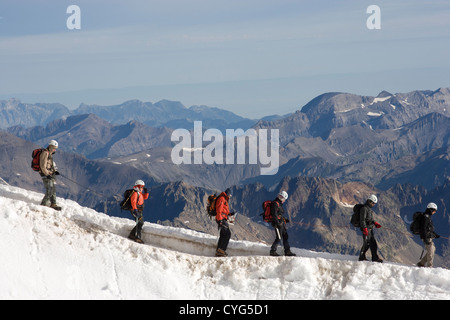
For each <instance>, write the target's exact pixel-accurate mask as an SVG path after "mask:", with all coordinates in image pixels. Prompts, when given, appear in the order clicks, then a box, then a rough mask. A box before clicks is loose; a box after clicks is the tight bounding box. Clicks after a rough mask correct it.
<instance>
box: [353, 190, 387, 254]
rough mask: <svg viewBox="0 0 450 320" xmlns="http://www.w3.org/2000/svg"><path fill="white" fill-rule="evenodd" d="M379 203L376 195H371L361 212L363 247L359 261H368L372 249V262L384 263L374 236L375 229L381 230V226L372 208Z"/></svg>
mask: <svg viewBox="0 0 450 320" xmlns="http://www.w3.org/2000/svg"><path fill="white" fill-rule="evenodd" d="M377 202H378V199H377V197H376V196H375V195H371V196H370V197H369V198H368V199H367V201H366V203H365V204H364V206H363V207H362V208H361V210H360V227H361V231H362V233H363V245H362V247H361V252H360V254H359V261H367V259H366V252H367V250H369V248H370V252H371V254H372V261H374V262H383V260H382V259H381V258H380V257H379V256H378V245H377V241H376V240H375V237H374V234H373V227H375V228H377V229H378V228H381V225H380V224H379V223H378V222H376V221H375V220H374V218H373V214H374V212H373V211H372V208H373V206H375V205H376V204H377Z"/></svg>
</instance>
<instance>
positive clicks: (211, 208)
mask: <svg viewBox="0 0 450 320" xmlns="http://www.w3.org/2000/svg"><path fill="white" fill-rule="evenodd" d="M217 198H218V197H217V196H216V195H215V194H211V195H210V196H209V197H208V204H207V205H206V211H207V212H208V215H209V217H210V218H212V217H215V216H216V214H217V213H216V200H217Z"/></svg>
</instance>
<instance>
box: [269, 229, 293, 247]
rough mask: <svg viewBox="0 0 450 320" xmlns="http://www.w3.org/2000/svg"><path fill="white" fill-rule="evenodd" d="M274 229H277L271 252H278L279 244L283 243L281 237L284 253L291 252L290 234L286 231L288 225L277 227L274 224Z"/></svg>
mask: <svg viewBox="0 0 450 320" xmlns="http://www.w3.org/2000/svg"><path fill="white" fill-rule="evenodd" d="M272 226H273V228H274V229H275V235H276V237H275V241H274V242H273V244H272V247H271V248H270V250H271V251H276V250H277V248H278V246H279V244H280V243H281V239H280V237H281V238H282V239H283V247H284V251H289V250H290V249H291V246H290V245H289V241H288V239H289V236H288V233H287V231H286V225H285V224H284V223H282V224H280V225H277V224H275V223H274V224H272Z"/></svg>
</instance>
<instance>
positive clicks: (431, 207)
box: [427, 202, 437, 211]
mask: <svg viewBox="0 0 450 320" xmlns="http://www.w3.org/2000/svg"><path fill="white" fill-rule="evenodd" d="M427 209H433V210H436V211H437V205H436V203H434V202H430V203H429V204H428V205H427Z"/></svg>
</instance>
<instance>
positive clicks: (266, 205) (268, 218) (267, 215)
mask: <svg viewBox="0 0 450 320" xmlns="http://www.w3.org/2000/svg"><path fill="white" fill-rule="evenodd" d="M271 204H272V201H271V200H266V201H264V202H263V203H262V208H263V213H262V214H261V215H262V217H263V220H264V221H265V222H272V221H273V216H272V212H271V210H270V205H271Z"/></svg>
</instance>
